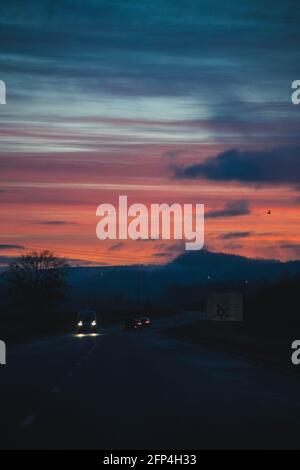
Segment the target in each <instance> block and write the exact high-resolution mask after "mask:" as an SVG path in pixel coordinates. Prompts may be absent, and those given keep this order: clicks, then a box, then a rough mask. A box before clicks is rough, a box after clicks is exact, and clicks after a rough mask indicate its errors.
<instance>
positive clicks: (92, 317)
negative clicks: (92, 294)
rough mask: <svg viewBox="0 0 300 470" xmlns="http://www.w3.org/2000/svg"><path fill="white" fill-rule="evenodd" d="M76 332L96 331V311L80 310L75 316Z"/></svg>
mask: <svg viewBox="0 0 300 470" xmlns="http://www.w3.org/2000/svg"><path fill="white" fill-rule="evenodd" d="M77 331H78V333H93V332H95V331H97V313H96V312H95V310H81V311H80V312H78V318H77Z"/></svg>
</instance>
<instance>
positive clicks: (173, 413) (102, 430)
mask: <svg viewBox="0 0 300 470" xmlns="http://www.w3.org/2000/svg"><path fill="white" fill-rule="evenodd" d="M158 323H159V322H158ZM23 349H24V348H20V349H19V351H17V352H16V353H15V356H14V357H11V362H10V358H9V357H8V359H9V360H8V366H5V367H7V371H10V372H6V378H5V374H3V373H2V369H1V372H0V383H1V404H0V409H1V410H0V411H1V421H2V423H4V424H5V425H7V427H6V428H7V432H6V433H5V434H6V435H4V436H1V442H2V443H1V448H18V449H23V448H29V449H187V448H189V449H214V448H232V449H238V448H297V447H298V442H297V436H298V435H299V430H300V403H299V396H300V395H299V392H300V381H299V379H298V378H297V377H291V376H287V375H284V374H282V373H280V372H276V371H273V370H269V369H268V368H266V367H260V366H257V365H255V364H251V363H249V362H247V361H244V360H243V359H241V358H238V357H236V356H234V355H233V354H229V353H223V352H221V351H213V350H207V349H206V348H205V347H202V346H198V345H192V344H187V343H184V342H180V341H177V340H173V339H169V338H165V337H162V336H160V335H159V333H158V332H157V331H156V329H153V330H152V331H151V330H150V331H143V332H128V333H123V332H122V331H120V330H119V329H118V328H109V329H106V330H103V333H102V334H101V335H99V336H98V337H82V338H78V337H73V336H71V335H70V336H66V337H60V338H56V339H53V340H48V341H45V342H40V343H38V344H36V345H33V346H28V347H27V349H26V348H25V351H23ZM20 353H21V354H20ZM22 359H25V361H24V362H23V364H22ZM2 385H3V387H4V388H3V389H4V391H5V393H4V396H3V394H2V391H3V389H2ZM12 386H13V387H14V389H13V390H12V389H11V387H12ZM54 389H56V391H55V392H53V390H54ZM15 407H17V412H16V409H15ZM32 417H33V418H32ZM26 419H27V420H28V422H27V424H26V426H21V425H20V424H21V423H22V421H24V420H26ZM1 432H2V433H3V428H2V431H1Z"/></svg>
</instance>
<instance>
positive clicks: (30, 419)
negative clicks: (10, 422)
mask: <svg viewBox="0 0 300 470" xmlns="http://www.w3.org/2000/svg"><path fill="white" fill-rule="evenodd" d="M36 418H37V415H29V416H27V417H26V418H25V419H24V420H23V421H22V423H21V427H22V428H27V427H28V426H31V425H32V423H34V421H35V420H36Z"/></svg>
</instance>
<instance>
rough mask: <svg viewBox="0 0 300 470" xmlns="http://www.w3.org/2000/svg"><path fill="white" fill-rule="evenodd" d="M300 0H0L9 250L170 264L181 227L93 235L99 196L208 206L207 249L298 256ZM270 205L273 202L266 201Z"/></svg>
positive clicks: (4, 217) (0, 124) (5, 247)
mask: <svg viewBox="0 0 300 470" xmlns="http://www.w3.org/2000/svg"><path fill="white" fill-rule="evenodd" d="M296 5H297V2H295V1H291V0H286V1H278V2H276V1H275V2H274V1H273V2H272V1H267V0H253V1H251V2H250V1H249V2H241V1H237V0H228V1H226V2H224V1H221V0H210V1H201V0H190V1H188V2H184V1H178V0H114V1H113V0H111V1H110V0H105V1H104V0H103V1H101V0H72V1H71V0H60V1H57V0H48V1H46V0H27V1H26V2H24V1H22V0H19V1H18V0H10V1H5V0H4V1H1V4H0V79H1V80H4V81H5V82H6V86H7V104H6V105H0V140H1V143H0V168H1V171H0V200H1V241H0V262H1V264H2V265H3V264H5V263H7V262H8V261H9V260H11V259H12V258H13V257H14V256H16V255H20V254H23V253H26V252H28V251H30V250H33V249H34V250H38V249H43V248H46V249H51V250H53V251H55V252H56V253H57V254H59V255H62V256H65V257H67V258H70V259H71V260H72V262H73V264H82V263H83V264H88V263H91V264H103V265H110V264H113V265H116V264H131V263H147V264H148V263H164V262H166V261H168V260H170V259H172V258H174V257H175V256H177V255H178V254H179V253H181V252H182V250H183V245H182V243H179V242H174V241H168V242H167V241H164V242H162V241H128V242H123V241H122V242H120V241H118V240H117V241H109V242H103V241H100V240H98V239H97V238H96V232H95V230H96V224H97V221H98V219H97V217H96V208H97V206H98V205H99V204H101V203H103V202H110V203H114V204H117V200H118V196H119V195H127V196H128V200H129V203H130V204H131V203H135V202H142V203H144V204H147V205H149V204H151V203H164V202H166V203H169V204H171V203H174V202H177V203H181V204H184V203H187V202H189V203H203V204H205V214H206V218H205V227H206V228H205V248H207V249H209V250H212V251H220V252H226V253H234V254H241V255H246V256H250V257H264V258H278V259H282V260H287V259H299V258H300V230H299V227H300V105H299V106H296V105H293V104H292V103H291V93H292V90H291V83H292V81H293V80H297V79H299V80H300V30H299V21H300V12H299V6H298V7H296ZM269 209H270V210H271V214H270V215H269V214H267V212H268V211H269Z"/></svg>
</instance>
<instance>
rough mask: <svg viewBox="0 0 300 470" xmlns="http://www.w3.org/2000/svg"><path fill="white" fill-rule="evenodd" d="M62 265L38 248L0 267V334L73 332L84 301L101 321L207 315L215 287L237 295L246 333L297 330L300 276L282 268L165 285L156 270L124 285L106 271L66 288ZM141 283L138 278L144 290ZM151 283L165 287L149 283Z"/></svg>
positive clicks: (271, 334) (281, 333)
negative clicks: (254, 275)
mask: <svg viewBox="0 0 300 470" xmlns="http://www.w3.org/2000/svg"><path fill="white" fill-rule="evenodd" d="M66 268H67V263H66V262H65V261H64V260H62V259H60V258H57V257H55V256H54V255H53V254H52V253H50V252H47V251H44V252H42V253H38V254H37V253H31V254H29V255H26V256H23V257H21V258H20V259H18V260H17V261H16V262H15V263H13V264H12V265H11V266H10V267H9V268H8V270H7V271H6V272H5V273H3V274H2V276H1V283H0V296H1V314H0V335H1V337H4V336H5V335H7V336H15V337H19V338H22V337H24V338H25V337H28V336H35V335H38V334H40V333H41V334H42V333H45V334H52V333H54V332H60V331H61V332H62V331H69V332H71V331H72V330H73V329H74V328H75V325H76V316H77V312H78V310H80V309H85V308H89V309H94V310H96V311H97V314H98V316H99V319H100V324H102V325H107V324H112V323H121V322H123V321H124V320H125V319H130V318H134V317H135V316H150V317H155V316H161V315H164V316H165V315H171V314H173V313H176V312H184V311H189V310H196V311H199V312H201V313H202V314H204V315H205V311H206V306H207V301H208V299H209V296H210V294H212V293H216V292H217V293H223V292H229V293H240V294H242V295H243V303H244V321H243V323H242V325H241V326H240V327H241V328H243V329H244V330H245V332H247V333H251V334H253V335H264V336H269V337H277V338H280V337H282V338H283V337H286V336H288V335H290V334H291V333H296V332H298V331H299V329H300V312H299V307H298V303H299V302H298V295H299V292H300V275H286V276H285V277H283V278H282V279H281V280H277V281H274V280H273V281H254V280H252V281H237V280H235V281H226V282H217V281H215V280H214V281H213V280H210V279H207V280H206V281H203V282H199V281H198V282H194V283H192V282H190V281H189V282H188V283H187V282H186V280H185V282H182V283H181V282H180V281H178V280H177V281H176V282H173V283H169V284H167V283H166V284H165V285H163V283H162V280H163V276H164V274H163V273H162V272H160V274H159V276H160V277H159V282H158V281H157V274H156V273H155V272H153V273H152V272H147V274H146V275H145V274H144V275H143V279H144V281H143V282H140V280H141V276H140V275H138V276H137V278H136V279H137V280H138V282H137V280H136V279H135V278H134V277H133V278H132V279H133V280H132V281H129V283H128V286H126V289H125V290H124V289H123V291H122V289H121V288H120V287H121V282H116V279H117V277H116V276H115V277H111V278H110V277H108V276H107V275H104V276H102V275H101V276H97V277H96V279H97V282H95V278H89V277H87V281H86V286H85V285H84V281H83V280H81V281H80V283H79V284H78V285H76V287H75V288H74V287H73V288H70V286H69V285H68V276H67V269H66ZM101 274H102V273H101ZM126 277H127V279H130V277H129V276H126ZM89 279H92V281H89ZM105 279H106V281H105ZM120 279H121V280H122V279H123V278H120ZM104 282H107V284H104ZM139 284H143V289H141V288H139ZM156 284H159V285H160V286H163V288H162V289H161V290H160V291H159V290H157V289H155V288H154V287H155V286H156ZM100 286H102V291H101V292H100V291H99V288H100ZM79 287H80V288H81V289H80V288H79ZM127 287H128V288H127ZM142 291H143V292H142ZM133 292H136V293H135V295H132V293H133ZM199 318H200V316H199ZM202 318H203V316H202Z"/></svg>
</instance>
